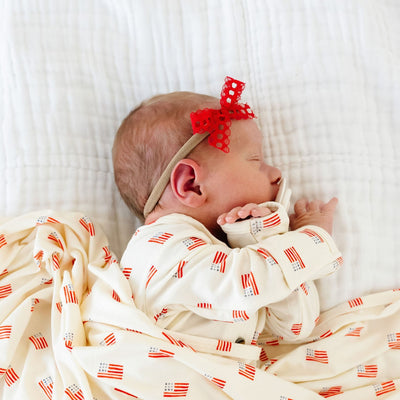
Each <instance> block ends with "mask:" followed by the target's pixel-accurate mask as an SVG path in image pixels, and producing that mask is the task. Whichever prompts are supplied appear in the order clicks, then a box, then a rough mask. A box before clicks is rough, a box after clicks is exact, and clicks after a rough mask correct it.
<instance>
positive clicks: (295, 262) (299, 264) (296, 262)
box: [283, 246, 306, 271]
mask: <svg viewBox="0 0 400 400" xmlns="http://www.w3.org/2000/svg"><path fill="white" fill-rule="evenodd" d="M283 252H284V253H285V255H286V257H287V258H288V259H289V261H290V263H291V265H292V268H293V271H300V270H302V269H304V268H305V267H306V266H305V264H304V263H303V260H302V259H301V257H300V255H299V253H298V252H297V251H296V249H295V248H294V247H293V246H292V247H289V248H288V249H285V250H284V251H283Z"/></svg>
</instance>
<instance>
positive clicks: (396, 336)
mask: <svg viewBox="0 0 400 400" xmlns="http://www.w3.org/2000/svg"><path fill="white" fill-rule="evenodd" d="M387 343H388V346H389V348H390V349H393V350H400V332H396V333H390V334H389V335H387Z"/></svg>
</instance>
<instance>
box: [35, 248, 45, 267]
mask: <svg viewBox="0 0 400 400" xmlns="http://www.w3.org/2000/svg"><path fill="white" fill-rule="evenodd" d="M43 254H44V253H43V250H39V251H38V252H37V253H36V254H35V255H34V256H33V258H34V260H35V262H36V265H37V266H38V268H40V265H41V263H42V259H43Z"/></svg>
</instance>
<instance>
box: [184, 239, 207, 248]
mask: <svg viewBox="0 0 400 400" xmlns="http://www.w3.org/2000/svg"><path fill="white" fill-rule="evenodd" d="M183 244H184V245H185V246H186V248H187V249H188V250H190V251H191V250H194V249H196V248H197V247H200V246H204V245H205V244H206V242H205V241H204V240H202V239H199V238H197V237H190V238H187V239H185V240H183Z"/></svg>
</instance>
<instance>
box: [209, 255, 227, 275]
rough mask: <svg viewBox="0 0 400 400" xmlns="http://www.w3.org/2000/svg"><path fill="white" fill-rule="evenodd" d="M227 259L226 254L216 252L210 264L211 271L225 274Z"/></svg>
mask: <svg viewBox="0 0 400 400" xmlns="http://www.w3.org/2000/svg"><path fill="white" fill-rule="evenodd" d="M227 257H228V254H226V253H223V252H222V251H217V252H216V253H215V256H214V259H213V262H212V264H211V270H212V271H218V272H221V274H223V273H225V268H226V259H227Z"/></svg>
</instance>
